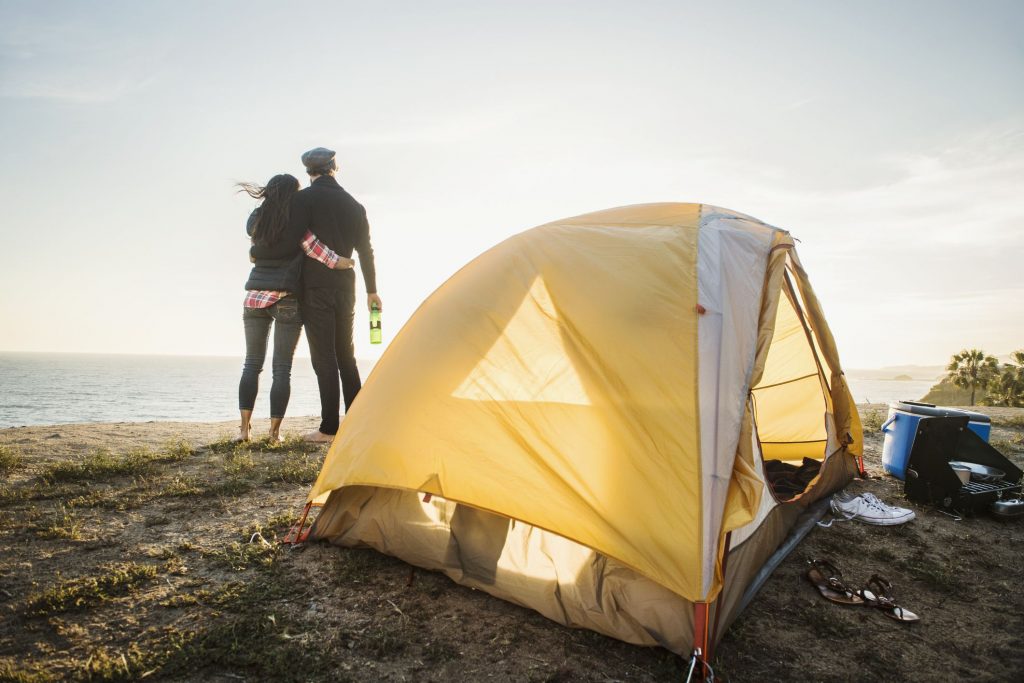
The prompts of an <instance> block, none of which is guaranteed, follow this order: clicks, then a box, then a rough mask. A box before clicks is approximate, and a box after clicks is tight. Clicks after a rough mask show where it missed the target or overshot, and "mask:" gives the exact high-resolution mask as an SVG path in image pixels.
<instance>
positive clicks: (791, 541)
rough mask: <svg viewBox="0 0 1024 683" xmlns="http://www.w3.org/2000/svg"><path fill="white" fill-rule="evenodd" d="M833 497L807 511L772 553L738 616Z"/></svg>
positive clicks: (751, 585) (818, 502)
mask: <svg viewBox="0 0 1024 683" xmlns="http://www.w3.org/2000/svg"><path fill="white" fill-rule="evenodd" d="M830 499H831V496H829V497H827V498H822V499H821V500H819V501H817V502H816V503H813V504H812V505H811V506H810V507H808V508H807V510H805V511H804V513H803V514H802V515H800V518H799V519H798V520H797V523H796V525H795V526H794V527H793V530H792V531H790V532H789V536H787V537H786V539H785V540H784V541H783V542H782V544H781V545H780V546H779V547H778V548H777V549H776V550H775V552H774V553H772V556H771V557H769V558H768V561H767V562H765V563H764V566H763V567H761V571H759V572H758V573H757V575H756V576H755V577H754V579H753V580H752V581H751V582H750V585H748V586H747V590H746V591H744V592H743V598H742V599H741V600H740V606H739V609H737V610H736V613H737V614H742V613H743V610H745V609H746V608H747V605H749V604H750V602H751V601H752V600H753V599H754V596H755V595H757V592H758V591H759V590H761V586H763V585H764V583H765V581H767V580H768V577H769V576H771V575H772V572H774V571H775V570H776V569H777V568H778V566H779V565H780V564H782V561H783V560H784V559H786V556H787V555H789V553H791V552H792V551H793V548H795V547H796V546H797V545H798V544H799V543H800V541H802V540H803V538H804V536H806V535H807V534H808V533H809V532H810V531H811V529H813V528H814V525H815V524H817V523H818V520H819V519H821V518H822V516H824V514H825V511H826V510H827V509H828V502H829V500H830Z"/></svg>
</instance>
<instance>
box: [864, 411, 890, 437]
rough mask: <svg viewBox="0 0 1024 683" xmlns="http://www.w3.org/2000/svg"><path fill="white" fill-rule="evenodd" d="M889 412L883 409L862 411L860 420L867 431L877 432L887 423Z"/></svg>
mask: <svg viewBox="0 0 1024 683" xmlns="http://www.w3.org/2000/svg"><path fill="white" fill-rule="evenodd" d="M886 415H887V413H885V412H884V411H881V410H865V411H864V412H863V413H861V416H860V421H861V425H862V426H863V427H864V431H865V432H877V431H878V430H880V429H881V428H882V424H884V423H885V419H886Z"/></svg>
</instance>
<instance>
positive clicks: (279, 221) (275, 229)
mask: <svg viewBox="0 0 1024 683" xmlns="http://www.w3.org/2000/svg"><path fill="white" fill-rule="evenodd" d="M238 187H239V188H240V189H239V190H238V191H239V192H245V193H246V194H248V195H249V196H250V197H252V198H253V199H262V200H263V203H262V204H260V207H259V211H258V212H257V213H256V219H255V222H254V224H253V226H252V241H253V244H258V245H260V246H270V245H272V244H275V243H276V242H277V241H278V240H280V239H281V235H282V234H284V231H285V228H287V227H288V204H289V202H290V201H291V198H292V195H293V194H295V193H296V192H298V191H299V181H298V179H297V178H296V177H295V176H293V175H288V174H287V173H281V174H280V175H276V176H274V177H273V178H271V179H270V180H268V181H267V184H266V185H262V186H260V185H257V184H255V183H238Z"/></svg>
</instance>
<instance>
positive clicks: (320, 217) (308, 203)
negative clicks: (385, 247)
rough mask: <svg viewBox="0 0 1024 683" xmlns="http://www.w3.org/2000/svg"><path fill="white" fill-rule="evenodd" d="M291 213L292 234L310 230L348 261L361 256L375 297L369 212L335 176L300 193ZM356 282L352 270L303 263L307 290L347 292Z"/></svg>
mask: <svg viewBox="0 0 1024 683" xmlns="http://www.w3.org/2000/svg"><path fill="white" fill-rule="evenodd" d="M289 211H290V219H289V220H290V224H291V225H290V226H289V231H288V232H289V233H291V234H292V235H304V234H306V230H311V231H313V234H314V235H316V236H317V237H318V238H319V239H320V241H321V242H323V243H324V244H326V245H327V246H328V247H330V248H331V249H332V250H333V251H335V252H337V253H338V254H339V255H340V256H344V257H345V258H352V251H353V250H355V251H356V252H358V253H359V267H360V268H361V269H362V271H363V281H364V282H365V283H366V292H367V293H368V294H373V293H375V292H376V291H377V275H376V271H375V270H374V266H373V247H372V246H370V224H369V222H368V221H367V220H366V209H364V208H363V206H362V204H360V203H359V202H357V201H356V200H355V199H354V198H353V197H352V195H350V194H349V193H348V192H346V191H345V190H344V189H343V188H342V187H341V185H339V184H338V181H337V180H335V179H334V177H333V176H329V175H322V176H320V177H318V178H317V179H316V180H314V181H313V182H312V184H311V185H310V186H309V187H307V188H306V189H304V190H300V191H299V192H297V193H296V194H295V196H294V197H292V201H291V207H290V209H289ZM299 239H300V240H301V239H302V238H301V237H299ZM354 280H355V273H354V272H353V271H352V270H351V269H348V268H346V269H342V270H331V269H330V268H328V267H327V266H325V265H323V264H322V263H320V262H319V261H316V260H314V259H306V261H305V262H304V263H303V269H302V284H303V287H304V288H306V289H309V288H311V287H327V288H330V289H346V288H348V287H351V286H352V285H353V282H354Z"/></svg>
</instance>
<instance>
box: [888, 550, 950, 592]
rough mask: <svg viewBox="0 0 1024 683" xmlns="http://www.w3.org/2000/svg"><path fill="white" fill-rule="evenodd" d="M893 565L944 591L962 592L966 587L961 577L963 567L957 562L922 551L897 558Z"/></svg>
mask: <svg viewBox="0 0 1024 683" xmlns="http://www.w3.org/2000/svg"><path fill="white" fill-rule="evenodd" d="M893 566H895V567H897V568H898V569H901V570H903V571H905V572H907V573H909V574H910V575H911V576H913V577H914V578H915V579H918V580H920V581H923V582H925V583H928V584H931V585H934V586H937V587H938V588H941V589H943V590H946V591H950V592H963V591H965V590H966V589H967V588H968V586H967V584H965V583H964V580H963V579H962V578H961V575H962V574H963V571H962V569H963V568H962V567H961V566H960V565H959V563H954V562H949V561H943V560H941V559H936V558H935V557H933V556H931V555H930V554H928V553H925V552H923V551H918V552H916V553H914V555H913V556H912V557H909V558H907V559H902V560H897V561H896V562H894V563H893Z"/></svg>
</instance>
